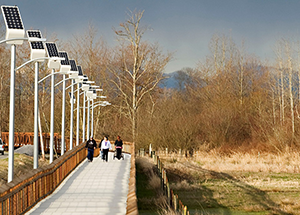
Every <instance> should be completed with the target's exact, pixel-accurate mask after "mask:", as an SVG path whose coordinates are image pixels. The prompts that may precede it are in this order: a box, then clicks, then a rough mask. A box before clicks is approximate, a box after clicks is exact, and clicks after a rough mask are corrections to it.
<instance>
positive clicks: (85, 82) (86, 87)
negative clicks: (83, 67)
mask: <svg viewBox="0 0 300 215" xmlns="http://www.w3.org/2000/svg"><path fill="white" fill-rule="evenodd" d="M83 77H84V79H83V83H82V90H83V116H82V141H83V142H85V102H86V92H87V91H88V90H89V89H90V83H93V82H91V81H88V77H87V76H86V75H84V76H83ZM87 139H89V137H88V138H87Z"/></svg>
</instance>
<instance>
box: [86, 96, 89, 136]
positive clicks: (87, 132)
mask: <svg viewBox="0 0 300 215" xmlns="http://www.w3.org/2000/svg"><path fill="white" fill-rule="evenodd" d="M89 136H90V98H88V105H87V129H86V139H87V140H88V139H89Z"/></svg>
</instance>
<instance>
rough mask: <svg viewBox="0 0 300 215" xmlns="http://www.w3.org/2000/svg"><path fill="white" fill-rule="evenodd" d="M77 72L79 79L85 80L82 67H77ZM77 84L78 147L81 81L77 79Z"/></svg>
mask: <svg viewBox="0 0 300 215" xmlns="http://www.w3.org/2000/svg"><path fill="white" fill-rule="evenodd" d="M77 70H78V77H81V78H83V73H82V68H81V66H77ZM75 81H76V83H77V118H76V146H78V145H79V126H80V122H79V117H80V110H79V106H80V101H79V97H80V90H79V89H80V86H79V85H80V83H81V82H79V81H77V79H76V80H75Z"/></svg>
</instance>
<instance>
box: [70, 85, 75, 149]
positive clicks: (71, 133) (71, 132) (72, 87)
mask: <svg viewBox="0 0 300 215" xmlns="http://www.w3.org/2000/svg"><path fill="white" fill-rule="evenodd" d="M71 81H72V84H71V98H70V101H71V114H70V150H72V149H73V117H74V113H73V110H74V99H73V95H74V82H75V81H74V79H72V80H71Z"/></svg>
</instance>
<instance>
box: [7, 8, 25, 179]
mask: <svg viewBox="0 0 300 215" xmlns="http://www.w3.org/2000/svg"><path fill="white" fill-rule="evenodd" d="M1 11H2V14H3V18H4V22H5V26H6V37H5V38H6V40H10V41H9V42H6V43H7V44H11V64H10V72H11V73H10V111H9V137H8V143H9V150H8V177H7V182H11V181H12V180H13V175H14V132H15V131H14V130H15V127H14V121H15V66H16V45H21V44H23V40H15V39H14V38H21V37H24V35H25V29H24V26H23V22H22V18H21V15H20V13H19V8H18V7H17V6H1Z"/></svg>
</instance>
